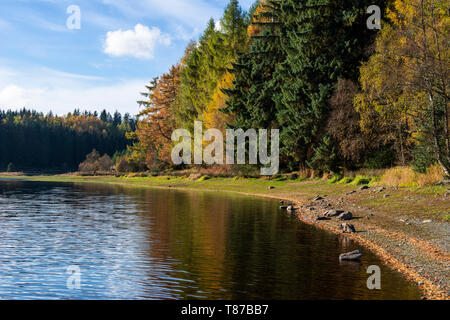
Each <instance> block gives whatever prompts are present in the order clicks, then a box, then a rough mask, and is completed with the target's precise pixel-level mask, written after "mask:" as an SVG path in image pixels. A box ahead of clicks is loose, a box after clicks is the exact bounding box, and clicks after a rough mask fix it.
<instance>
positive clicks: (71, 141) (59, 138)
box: [0, 109, 136, 171]
mask: <svg viewBox="0 0 450 320" xmlns="http://www.w3.org/2000/svg"><path fill="white" fill-rule="evenodd" d="M135 127H136V120H135V119H134V118H133V117H131V116H130V115H129V114H125V115H124V116H122V115H121V114H120V113H119V112H116V113H114V115H111V114H110V113H108V112H106V111H105V110H104V111H102V112H101V113H100V115H99V114H98V113H97V112H94V113H91V112H87V111H86V112H83V113H81V112H80V111H79V110H75V111H74V112H73V113H69V114H67V115H65V116H54V115H53V114H52V113H49V114H47V115H44V114H42V113H39V112H36V111H31V110H26V109H23V110H20V111H10V110H9V111H0V171H1V170H6V169H7V168H8V167H9V169H10V170H11V169H16V170H19V169H40V170H42V169H61V170H74V169H77V168H78V165H79V163H80V162H82V161H83V160H84V159H85V157H86V155H87V154H88V153H90V152H91V151H92V150H93V149H96V150H97V151H98V152H100V153H101V154H108V155H110V156H113V155H114V154H115V153H116V152H121V151H123V150H124V149H126V146H127V142H128V141H127V137H126V133H127V132H132V131H134V130H135Z"/></svg>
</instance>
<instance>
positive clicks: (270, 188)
mask: <svg viewBox="0 0 450 320" xmlns="http://www.w3.org/2000/svg"><path fill="white" fill-rule="evenodd" d="M267 189H269V190H272V189H275V187H272V186H270V187H268V188H267Z"/></svg>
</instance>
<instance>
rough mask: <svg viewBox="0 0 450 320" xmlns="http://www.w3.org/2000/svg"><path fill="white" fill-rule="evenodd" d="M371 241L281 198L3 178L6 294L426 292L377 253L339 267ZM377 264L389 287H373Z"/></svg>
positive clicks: (0, 246)
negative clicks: (301, 215) (75, 272)
mask: <svg viewBox="0 0 450 320" xmlns="http://www.w3.org/2000/svg"><path fill="white" fill-rule="evenodd" d="M359 248H360V247H359V246H358V245H357V244H355V243H353V242H352V241H349V240H346V239H345V238H342V237H339V236H336V235H333V234H331V233H328V232H326V231H322V230H320V229H317V228H316V227H313V226H309V225H306V224H303V223H301V222H299V221H298V220H297V219H296V218H295V217H294V216H292V215H290V214H289V213H286V212H281V211H279V209H278V202H276V201H273V200H269V199H260V198H252V197H244V196H238V195H232V194H225V193H220V192H209V193H202V192H187V191H178V190H153V189H140V188H122V187H117V186H105V185H93V184H54V183H38V182H16V181H0V298H1V299H418V298H420V294H419V291H418V289H417V287H416V286H415V285H413V284H412V283H410V282H409V281H407V280H406V279H405V278H404V277H403V276H401V275H400V274H398V273H396V272H393V271H391V270H390V269H388V268H387V267H385V266H383V265H382V263H381V262H380V260H379V259H378V258H377V257H376V256H375V255H373V254H371V253H370V252H365V255H364V257H363V259H362V260H361V262H360V263H339V261H338V256H339V254H340V253H342V252H347V251H351V250H354V249H359ZM370 265H379V266H380V267H381V270H382V278H381V281H382V282H381V283H382V290H375V291H371V290H368V289H367V286H366V281H367V278H368V277H369V275H368V274H367V273H366V268H367V267H368V266H370ZM70 266H77V267H78V268H80V272H81V274H80V289H69V288H68V287H67V280H68V277H69V276H70V274H68V273H67V268H68V267H70ZM70 283H71V284H76V282H75V283H74V282H70Z"/></svg>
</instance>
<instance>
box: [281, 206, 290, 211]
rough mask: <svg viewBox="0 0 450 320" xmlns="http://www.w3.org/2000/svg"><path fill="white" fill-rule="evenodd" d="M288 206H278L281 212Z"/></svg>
mask: <svg viewBox="0 0 450 320" xmlns="http://www.w3.org/2000/svg"><path fill="white" fill-rule="evenodd" d="M287 208H288V206H280V209H281V210H287Z"/></svg>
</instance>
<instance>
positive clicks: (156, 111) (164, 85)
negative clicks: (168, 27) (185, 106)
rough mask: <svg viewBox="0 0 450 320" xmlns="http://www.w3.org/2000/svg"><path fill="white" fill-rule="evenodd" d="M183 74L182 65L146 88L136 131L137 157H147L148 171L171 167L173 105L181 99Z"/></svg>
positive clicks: (135, 150)
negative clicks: (181, 75)
mask: <svg viewBox="0 0 450 320" xmlns="http://www.w3.org/2000/svg"><path fill="white" fill-rule="evenodd" d="M180 73H181V66H180V65H179V64H178V65H175V66H172V68H171V69H170V71H169V72H168V73H166V74H164V75H162V76H161V77H160V78H156V79H154V80H153V81H152V82H151V84H150V85H149V86H147V92H145V93H143V94H142V95H143V96H144V97H145V98H147V99H146V100H143V101H139V104H140V105H141V106H143V107H144V109H143V110H142V112H141V113H140V114H139V118H140V121H139V123H138V128H137V130H136V137H137V139H138V140H139V141H138V143H137V145H135V148H134V152H135V154H134V157H136V156H138V155H139V154H142V153H143V154H145V164H146V166H147V167H149V168H161V167H164V166H168V165H170V155H171V145H172V141H171V136H172V132H173V131H174V130H175V117H174V112H173V103H174V101H175V99H176V97H177V95H178V90H179V86H180Z"/></svg>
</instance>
